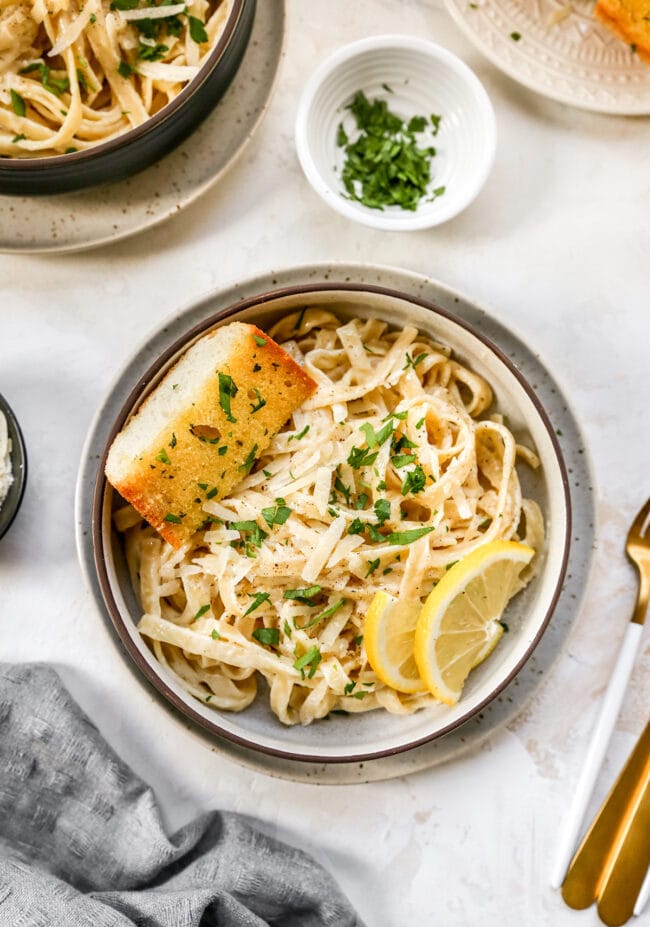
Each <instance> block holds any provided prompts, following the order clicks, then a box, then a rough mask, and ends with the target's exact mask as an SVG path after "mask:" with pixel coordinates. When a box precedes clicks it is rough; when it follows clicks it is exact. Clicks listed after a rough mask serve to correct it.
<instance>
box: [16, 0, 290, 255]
mask: <svg viewBox="0 0 650 927" xmlns="http://www.w3.org/2000/svg"><path fill="white" fill-rule="evenodd" d="M284 20H285V12H284V0H260V2H258V4H257V9H256V13H255V21H254V23H253V30H252V33H251V37H250V41H249V43H248V48H247V50H246V53H245V55H244V58H243V60H242V63H241V65H240V67H239V70H238V71H237V74H236V75H235V78H234V80H233V82H232V84H231V85H230V87H229V89H228V90H227V92H226V93H225V95H224V96H223V98H222V99H221V101H220V102H219V104H218V105H217V107H216V108H215V109H214V111H213V112H212V114H211V115H210V116H209V117H208V118H207V119H206V120H205V122H204V123H203V124H202V125H201V126H200V127H199V128H198V129H197V130H196V131H195V132H194V133H193V134H192V136H191V137H190V138H189V139H188V140H187V141H186V142H184V143H183V144H182V145H180V146H179V147H178V148H177V149H176V150H175V151H173V152H172V153H171V154H169V155H167V157H165V158H163V159H162V160H161V161H158V162H157V163H156V164H154V165H153V166H152V167H150V168H148V170H146V171H142V172H141V173H139V174H136V175H135V176H134V177H131V178H129V179H128V180H124V181H122V182H120V183H116V184H111V185H109V186H106V187H95V188H93V189H92V190H86V191H82V192H79V193H65V194H60V195H58V196H46V197H42V196H39V197H17V196H0V251H4V252H23V253H29V252H54V251H82V250H84V249H87V248H95V247H97V246H98V245H104V244H109V243H111V242H114V241H118V240H119V239H120V238H126V237H128V236H129V235H134V234H136V233H137V232H141V231H143V230H144V229H147V228H150V227H151V226H153V225H158V224H159V223H160V222H163V221H164V220H165V219H168V218H170V216H173V215H175V214H176V213H177V212H178V211H179V210H180V209H182V208H183V207H185V206H188V205H189V204H190V203H192V202H194V200H196V199H197V198H198V197H199V196H200V195H201V194H202V193H204V192H205V191H206V190H207V189H208V187H210V186H211V185H212V184H213V183H215V182H216V181H217V180H218V179H219V178H220V177H221V176H222V174H223V173H224V172H225V171H226V169H227V168H228V167H229V166H230V165H231V164H232V162H233V161H234V160H235V158H236V157H237V155H238V154H239V153H240V152H241V151H242V149H243V148H244V146H245V145H246V143H247V142H248V141H249V140H250V138H251V137H252V135H253V132H254V131H255V128H256V127H257V125H258V124H259V122H260V121H261V119H262V116H263V115H264V113H265V112H266V109H267V107H268V104H269V101H270V98H271V94H272V91H273V88H274V86H275V79H276V76H277V72H278V67H279V64H280V60H281V58H282V48H283V43H284Z"/></svg>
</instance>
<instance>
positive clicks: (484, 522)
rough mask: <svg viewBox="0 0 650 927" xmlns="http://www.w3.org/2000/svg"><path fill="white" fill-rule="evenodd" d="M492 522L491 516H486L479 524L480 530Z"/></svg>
mask: <svg viewBox="0 0 650 927" xmlns="http://www.w3.org/2000/svg"><path fill="white" fill-rule="evenodd" d="M491 524H492V519H491V518H484V519H483V521H482V522H480V524H479V525H478V530H479V531H483V529H484V528H489V526H490V525H491Z"/></svg>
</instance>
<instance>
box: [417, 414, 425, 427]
mask: <svg viewBox="0 0 650 927" xmlns="http://www.w3.org/2000/svg"><path fill="white" fill-rule="evenodd" d="M425 418H426V416H424V415H423V416H422V418H421V419H420V421H419V422H416V423H415V427H416V428H422V426H423V425H424V422H425Z"/></svg>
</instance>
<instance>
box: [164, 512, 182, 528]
mask: <svg viewBox="0 0 650 927" xmlns="http://www.w3.org/2000/svg"><path fill="white" fill-rule="evenodd" d="M163 521H168V522H170V524H172V525H182V524H183V522H182V521H181V520H180V518H179V517H178V515H174V513H173V512H167V514H166V515H165V517H164V518H163Z"/></svg>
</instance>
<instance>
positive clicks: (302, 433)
mask: <svg viewBox="0 0 650 927" xmlns="http://www.w3.org/2000/svg"><path fill="white" fill-rule="evenodd" d="M308 431H309V425H305V427H304V428H303V430H302V431H300V432H298V434H297V435H289V441H294V440H295V441H300V440H302V438H304V437H305V435H306V434H307V432H308Z"/></svg>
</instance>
